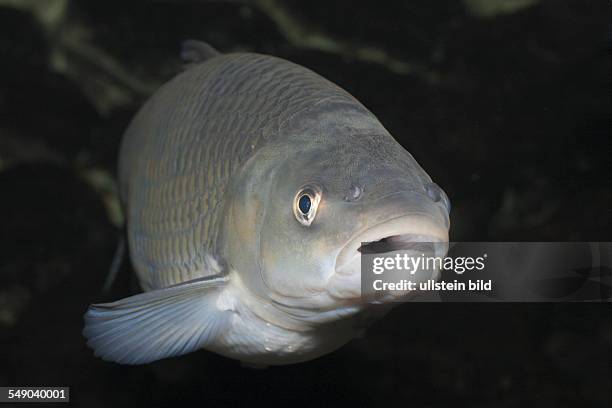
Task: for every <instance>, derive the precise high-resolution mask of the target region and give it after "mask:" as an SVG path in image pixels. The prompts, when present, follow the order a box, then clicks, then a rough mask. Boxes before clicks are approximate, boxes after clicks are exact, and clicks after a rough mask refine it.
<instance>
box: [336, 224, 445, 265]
mask: <svg viewBox="0 0 612 408" xmlns="http://www.w3.org/2000/svg"><path fill="white" fill-rule="evenodd" d="M447 249H448V230H447V229H446V228H444V227H442V226H441V225H440V224H438V223H437V222H435V220H432V219H431V218H429V217H424V216H421V215H405V216H400V217H396V218H392V219H390V220H387V221H384V222H382V223H379V224H377V225H375V226H373V227H370V228H368V229H366V230H365V231H362V232H359V233H357V234H356V235H355V236H354V237H353V238H352V239H351V240H350V241H349V242H348V243H347V244H346V245H345V246H344V247H343V248H342V250H340V252H339V253H338V256H337V258H336V272H337V273H342V271H343V270H345V269H347V267H349V265H351V264H352V265H353V266H354V264H355V261H359V258H360V254H372V253H385V252H393V251H399V250H405V251H410V252H413V251H414V252H415V253H416V252H420V253H424V254H426V255H432V256H444V255H445V254H446V251H447ZM351 269H352V268H351Z"/></svg>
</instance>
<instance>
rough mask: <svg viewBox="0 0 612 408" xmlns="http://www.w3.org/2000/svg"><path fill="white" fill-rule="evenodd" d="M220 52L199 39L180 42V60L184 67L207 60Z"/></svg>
mask: <svg viewBox="0 0 612 408" xmlns="http://www.w3.org/2000/svg"><path fill="white" fill-rule="evenodd" d="M220 54H221V53H220V52H219V51H217V50H216V49H215V48H213V47H212V46H211V45H210V44H208V43H205V42H204V41H199V40H185V41H183V42H182V43H181V60H183V64H184V65H185V67H189V66H191V65H193V64H199V63H202V62H204V61H207V60H209V59H211V58H213V57H216V56H217V55H220Z"/></svg>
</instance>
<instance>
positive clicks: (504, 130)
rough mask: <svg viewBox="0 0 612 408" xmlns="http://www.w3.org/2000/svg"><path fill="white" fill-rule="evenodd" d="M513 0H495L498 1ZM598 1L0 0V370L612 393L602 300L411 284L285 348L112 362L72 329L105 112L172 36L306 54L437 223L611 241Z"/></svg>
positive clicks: (107, 166)
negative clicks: (281, 356)
mask: <svg viewBox="0 0 612 408" xmlns="http://www.w3.org/2000/svg"><path fill="white" fill-rule="evenodd" d="M501 3H504V4H505V5H506V6H505V7H501V8H500V6H499V5H500V4H501ZM508 5H510V6H512V7H510V6H508ZM611 11H612V2H610V1H607V0H601V1H596V0H567V1H553V0H530V1H526V0H523V1H519V0H513V1H506V2H503V1H501V2H500V1H496V0H490V1H486V0H485V1H482V0H480V1H477V0H465V1H459V0H456V1H451V0H445V1H436V2H432V1H426V0H410V1H408V0H405V1H386V2H381V1H379V2H373V1H369V2H363V3H361V2H354V1H348V0H334V1H331V0H330V1H319V0H317V1H309V2H305V1H298V0H291V1H280V0H276V1H270V0H260V1H257V2H252V3H251V2H247V1H244V2H237V1H232V2H221V1H219V2H206V1H200V2H197V1H152V2H144V1H140V2H134V1H125V2H114V1H75V0H72V1H70V0H57V1H56V0H40V1H37V0H34V1H27V0H23V1H20V0H15V1H0V244H1V245H0V385H58V386H59V385H62V386H70V387H71V388H72V392H71V394H72V401H73V405H78V406H85V407H103V406H113V407H120V406H130V407H135V406H163V405H170V404H174V405H178V406H183V405H185V406H196V405H198V406H200V405H202V406H204V405H205V406H219V405H221V404H223V403H228V402H234V403H240V405H243V406H244V405H247V404H249V405H250V404H256V403H261V404H269V403H275V402H276V403H278V402H282V403H284V404H287V406H291V405H295V404H297V405H303V404H308V405H309V406H317V405H331V406H337V405H340V404H352V405H357V406H363V405H382V406H385V407H390V406H393V407H395V406H411V407H421V406H424V407H449V406H452V407H463V406H469V407H491V406H494V407H518V406H521V407H529V406H537V407H565V406H580V407H610V406H611V404H612V389H611V386H612V306H610V305H608V304H528V305H525V304H497V305H491V304H482V305H478V304H454V303H453V304H451V303H449V304H410V305H402V306H401V307H399V308H397V309H396V310H394V311H393V312H392V313H391V314H390V315H389V316H388V317H387V318H386V319H384V320H382V321H380V322H379V323H377V324H376V325H375V326H374V327H372V329H371V330H370V331H369V333H368V334H367V336H366V337H364V338H361V339H357V340H355V341H353V342H351V343H350V344H349V345H347V346H346V347H344V348H342V349H341V350H340V351H338V352H335V353H333V354H331V355H329V356H326V357H323V358H320V359H318V360H315V361H312V362H309V363H304V364H300V365H295V366H288V367H278V368H271V369H267V370H252V369H245V368H242V367H241V366H240V364H239V363H237V362H235V361H231V360H228V359H224V358H221V357H218V356H216V355H213V354H210V353H207V352H198V353H195V354H191V355H188V356H185V357H182V358H177V359H171V360H166V361H160V362H157V363H154V364H151V365H148V366H142V367H125V366H119V365H114V364H109V363H105V362H103V361H101V360H99V359H96V358H93V356H92V353H91V351H90V350H88V349H87V348H86V346H85V342H84V340H83V338H82V337H81V334H80V331H81V328H82V314H83V312H84V311H85V309H86V307H87V305H88V304H89V303H91V302H92V301H99V300H106V299H110V298H118V297H123V296H125V295H126V294H129V293H131V292H132V291H134V289H135V287H134V285H135V282H134V281H133V278H132V277H131V275H130V271H129V267H127V266H125V267H124V268H123V270H122V271H121V274H120V277H119V280H118V282H117V284H116V285H115V287H114V288H113V290H112V292H111V293H110V294H108V295H102V294H101V287H102V284H103V281H104V277H105V275H106V273H107V270H108V268H109V264H110V261H111V259H112V255H113V252H114V249H115V246H116V244H117V240H118V237H119V235H120V230H119V229H118V228H117V227H116V224H117V222H118V221H119V218H118V217H119V214H118V212H117V210H116V196H115V194H114V183H113V179H114V175H115V167H116V153H117V149H118V144H119V141H120V138H121V135H122V132H123V129H124V128H125V127H126V125H127V124H128V122H129V120H130V118H131V116H132V115H133V114H134V113H135V111H136V109H137V108H138V106H139V104H140V103H142V101H143V100H144V99H145V98H146V97H147V95H150V93H151V92H152V91H153V90H154V89H155V88H156V87H157V86H158V85H159V84H160V83H162V82H163V81H165V80H167V79H168V78H170V77H171V76H172V75H173V74H174V73H176V72H177V70H178V69H179V66H180V62H179V60H178V58H177V56H178V45H179V43H180V42H181V41H182V40H184V39H186V38H197V39H203V40H206V41H209V42H210V43H211V44H213V45H214V46H215V47H217V48H218V49H220V50H221V51H257V52H262V53H268V54H273V55H277V56H280V57H284V58H287V59H289V60H292V61H294V62H297V63H300V64H302V65H305V66H307V67H309V68H311V69H313V70H315V71H317V72H319V73H320V74H322V75H323V76H325V77H327V78H329V79H331V80H332V81H334V82H336V83H338V84H340V85H341V86H343V87H344V88H346V89H347V90H348V91H350V92H351V93H352V94H354V95H355V96H356V97H357V98H358V99H359V100H361V101H362V102H363V103H364V104H365V105H366V106H367V107H368V108H370V109H371V110H372V111H373V112H374V113H375V114H376V115H377V116H378V117H379V119H380V120H381V122H382V123H383V124H384V125H385V126H386V127H387V128H388V129H389V131H390V132H391V133H392V134H393V135H394V136H395V137H396V138H397V139H398V140H399V141H400V142H401V143H402V144H403V145H404V146H405V147H406V148H407V149H408V150H409V151H411V152H412V153H413V155H414V156H415V157H416V158H417V160H418V161H419V162H420V163H421V165H422V166H423V167H424V168H425V169H427V171H428V172H429V174H430V175H431V176H432V177H433V178H434V179H435V180H436V181H437V182H438V183H439V184H440V185H441V186H443V188H444V189H445V190H446V191H447V193H448V195H449V196H450V198H451V201H452V202H453V212H452V232H451V235H452V236H451V239H453V240H455V241H462V240H473V241H478V240H482V241H484V240H494V241H506V240H524V241H528V240H543V241H546V240H550V241H566V240H569V241H571V240H579V241H583V240H593V241H597V240H600V241H606V240H607V241H610V240H612V238H611V237H612V236H611V235H610V225H611V223H612V189H611V186H612V180H611V176H610V174H611V173H610V165H609V164H610V155H611V153H612V150H611V145H612V143H611V141H610V139H611V137H612V13H611Z"/></svg>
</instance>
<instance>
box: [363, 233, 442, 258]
mask: <svg viewBox="0 0 612 408" xmlns="http://www.w3.org/2000/svg"><path fill="white" fill-rule="evenodd" d="M439 242H441V241H439V239H438V238H436V237H431V236H426V235H422V236H417V235H414V234H399V235H390V236H388V237H383V238H381V239H379V240H377V241H372V242H364V243H363V244H362V245H361V246H360V247H359V248H357V251H359V252H360V253H361V254H362V255H363V254H383V253H387V252H394V251H410V252H419V253H423V254H431V255H435V253H436V248H435V247H436V244H437V243H439Z"/></svg>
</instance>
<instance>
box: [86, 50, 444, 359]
mask: <svg viewBox="0 0 612 408" xmlns="http://www.w3.org/2000/svg"><path fill="white" fill-rule="evenodd" d="M206 50H207V58H206V59H205V60H204V61H200V62H199V63H196V64H193V66H191V67H190V68H189V69H187V70H186V71H185V72H183V73H181V74H179V75H178V76H176V77H175V78H174V79H172V80H171V81H169V82H168V83H166V84H165V85H163V86H162V87H161V88H160V89H159V90H158V92H156V93H155V94H154V95H153V96H152V97H151V98H150V99H149V100H148V101H147V102H146V104H145V105H144V106H143V107H142V109H141V110H140V111H139V112H138V114H137V115H136V116H135V118H134V119H133V121H132V123H131V124H130V126H129V128H128V130H127V131H126V134H125V136H124V140H123V144H122V147H121V152H120V163H119V181H120V190H121V196H122V199H123V201H124V203H125V206H126V211H127V231H128V242H129V249H130V257H131V260H132V263H133V265H134V269H135V270H136V273H137V274H138V278H139V281H140V283H141V285H142V287H143V289H144V291H145V292H144V293H142V294H139V295H135V296H132V297H129V298H126V299H122V300H119V301H117V302H113V303H108V304H101V305H92V306H91V307H90V309H89V310H88V312H87V313H86V315H85V321H86V325H85V330H84V334H85V336H86V337H87V338H88V344H89V345H90V346H91V347H92V348H94V350H95V351H96V354H97V355H99V356H101V357H103V358H104V359H107V360H111V361H116V362H120V363H127V364H139V363H146V362H150V361H154V360H157V359H160V358H165V357H169V356H174V355H180V354H185V353H187V352H190V351H194V350H197V349H201V348H205V349H208V350H211V351H214V352H217V353H220V354H222V355H226V356H228V357H231V358H236V359H240V360H243V361H247V362H252V363H258V364H287V363H295V362H300V361H305V360H309V359H312V358H315V357H317V356H320V355H322V354H325V353H328V352H330V351H332V350H334V349H336V348H338V347H339V346H341V345H342V344H344V343H346V342H347V341H348V340H350V339H351V338H352V337H353V336H355V334H356V333H357V329H356V328H355V326H356V322H357V321H359V320H361V319H363V317H364V316H366V315H368V314H376V312H373V311H372V310H373V309H372V307H371V305H368V304H367V303H365V302H363V300H362V299H361V297H360V280H359V270H358V269H359V267H358V265H357V260H358V256H359V253H358V251H357V250H358V248H359V245H360V242H365V241H370V240H377V239H382V238H385V237H389V236H405V237H413V238H414V239H415V240H416V239H421V240H430V241H435V242H442V243H444V242H447V240H448V228H449V217H448V211H449V208H448V199H447V198H446V195H445V194H444V192H443V191H442V190H441V189H440V188H439V187H437V185H435V184H434V183H433V182H432V181H431V179H430V178H429V176H428V175H427V174H426V173H425V172H424V171H423V169H422V168H421V167H420V166H419V165H418V164H417V162H416V161H415V160H414V158H413V157H412V156H411V155H410V154H409V153H408V152H407V151H406V150H405V149H403V148H402V147H401V145H399V144H398V143H397V142H396V141H395V140H394V139H393V137H392V136H391V135H390V134H389V133H388V132H387V131H386V130H385V129H384V127H383V126H382V125H381V124H380V122H379V121H378V120H377V119H376V117H375V116H374V115H373V114H372V113H371V112H370V111H368V110H367V109H366V108H365V107H364V106H363V105H362V104H360V103H359V102H358V101H357V100H356V99H355V98H353V97H352V96H351V95H350V94H349V93H347V92H346V91H344V90H342V89H341V88H339V87H338V86H336V85H334V84H333V83H331V82H329V81H327V80H325V79H324V78H322V77H321V76H319V75H317V74H316V73H314V72H312V71H310V70H308V69H306V68H304V67H301V66H299V65H296V64H293V63H290V62H288V61H285V60H282V59H279V58H275V57H271V56H265V55H260V54H250V53H236V54H225V55H214V53H213V54H212V55H211V53H210V52H208V51H210V48H207V49H206Z"/></svg>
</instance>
